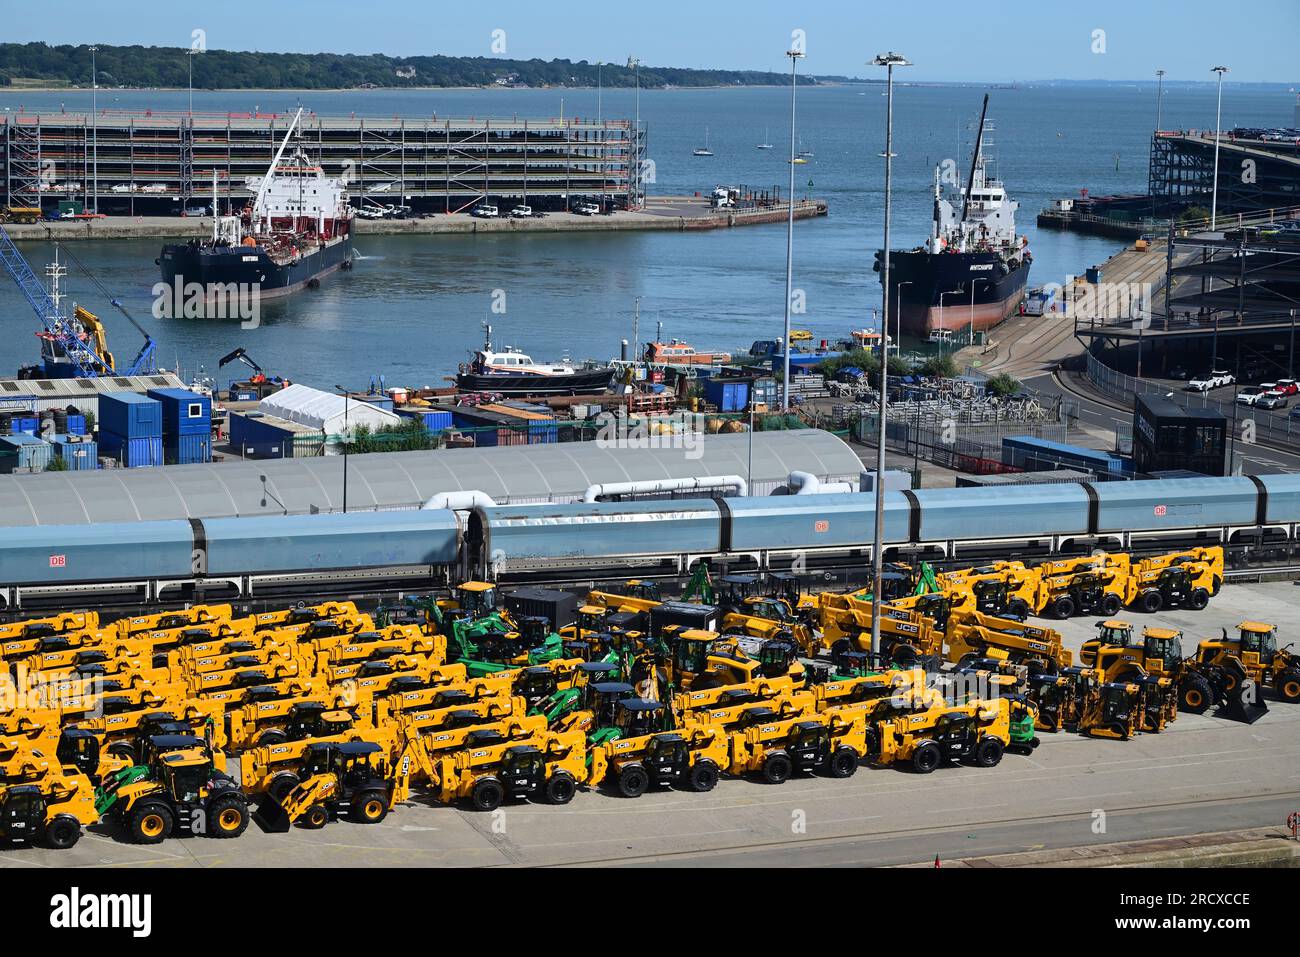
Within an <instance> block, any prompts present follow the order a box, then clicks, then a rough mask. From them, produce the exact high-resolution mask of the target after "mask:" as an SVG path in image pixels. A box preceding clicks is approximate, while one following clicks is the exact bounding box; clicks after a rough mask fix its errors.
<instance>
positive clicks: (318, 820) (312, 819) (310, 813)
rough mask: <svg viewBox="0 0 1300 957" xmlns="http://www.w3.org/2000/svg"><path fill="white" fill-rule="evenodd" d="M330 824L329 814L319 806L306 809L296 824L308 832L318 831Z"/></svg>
mask: <svg viewBox="0 0 1300 957" xmlns="http://www.w3.org/2000/svg"><path fill="white" fill-rule="evenodd" d="M329 822H330V812H329V811H327V810H325V808H324V807H323V806H322V805H320V804H315V805H313V806H311V807H309V808H307V811H306V813H304V814H303V816H302V817H300V818H299V819H298V824H299V825H300V826H302V827H303V828H305V829H307V830H308V831H319V830H320V829H321V828H323V827H324V826H325V825H326V824H328V823H329Z"/></svg>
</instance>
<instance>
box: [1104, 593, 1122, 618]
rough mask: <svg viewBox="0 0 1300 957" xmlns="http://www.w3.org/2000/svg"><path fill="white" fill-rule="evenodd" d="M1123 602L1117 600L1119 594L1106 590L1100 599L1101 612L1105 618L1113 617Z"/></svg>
mask: <svg viewBox="0 0 1300 957" xmlns="http://www.w3.org/2000/svg"><path fill="white" fill-rule="evenodd" d="M1122 607H1123V603H1122V602H1121V601H1120V600H1119V595H1116V594H1115V593H1114V592H1107V593H1106V594H1105V595H1103V596H1102V599H1101V613H1102V614H1103V615H1105V616H1106V617H1107V618H1113V617H1114V616H1116V615H1118V614H1119V610H1120V608H1122Z"/></svg>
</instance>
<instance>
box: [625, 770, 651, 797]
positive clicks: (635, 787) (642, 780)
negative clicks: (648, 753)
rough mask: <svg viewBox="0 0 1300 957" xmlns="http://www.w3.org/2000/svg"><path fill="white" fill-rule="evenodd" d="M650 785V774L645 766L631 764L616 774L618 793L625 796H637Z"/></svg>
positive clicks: (643, 792)
mask: <svg viewBox="0 0 1300 957" xmlns="http://www.w3.org/2000/svg"><path fill="white" fill-rule="evenodd" d="M648 787H650V775H648V774H646V773H645V768H643V767H641V766H640V765H637V764H633V765H630V766H629V767H626V768H624V769H623V770H622V771H621V772H619V775H618V793H619V794H621V795H623V797H625V798H638V797H640V796H641V795H642V794H645V792H646V789H647V788H648Z"/></svg>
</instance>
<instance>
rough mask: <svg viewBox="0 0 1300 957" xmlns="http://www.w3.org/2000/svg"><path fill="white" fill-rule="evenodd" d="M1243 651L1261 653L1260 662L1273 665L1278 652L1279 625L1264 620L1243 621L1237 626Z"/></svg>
mask: <svg viewBox="0 0 1300 957" xmlns="http://www.w3.org/2000/svg"><path fill="white" fill-rule="evenodd" d="M1237 640H1238V641H1239V642H1240V643H1241V653H1242V654H1243V655H1246V654H1256V655H1259V663H1260V664H1262V665H1271V664H1272V663H1273V658H1274V656H1275V655H1276V654H1277V626H1276V625H1269V624H1265V623H1264V622H1262V621H1243V622H1242V623H1241V624H1239V625H1238V626H1237Z"/></svg>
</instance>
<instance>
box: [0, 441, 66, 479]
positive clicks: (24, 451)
mask: <svg viewBox="0 0 1300 957" xmlns="http://www.w3.org/2000/svg"><path fill="white" fill-rule="evenodd" d="M52 456H53V452H52V451H51V449H50V443H48V442H45V441H42V440H41V439H38V438H36V437H35V436H32V435H25V434H23V435H7V436H0V471H4V472H12V471H13V470H14V469H37V470H40V471H44V470H45V467H46V466H48V465H49V464H50V458H51V457H52Z"/></svg>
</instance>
